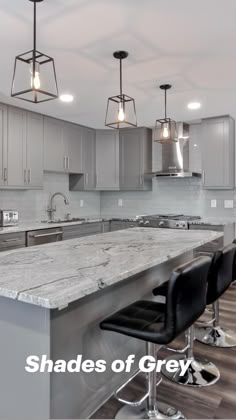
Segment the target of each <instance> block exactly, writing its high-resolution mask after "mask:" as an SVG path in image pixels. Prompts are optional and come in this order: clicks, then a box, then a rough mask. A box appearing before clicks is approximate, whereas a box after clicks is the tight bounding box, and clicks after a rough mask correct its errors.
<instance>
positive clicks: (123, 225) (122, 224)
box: [110, 220, 138, 232]
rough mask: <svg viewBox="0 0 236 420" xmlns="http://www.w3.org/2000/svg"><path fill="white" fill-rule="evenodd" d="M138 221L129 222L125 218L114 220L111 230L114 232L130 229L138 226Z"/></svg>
mask: <svg viewBox="0 0 236 420" xmlns="http://www.w3.org/2000/svg"><path fill="white" fill-rule="evenodd" d="M137 226H138V225H137V222H128V221H123V220H112V221H111V223H110V230H111V232H114V231H116V230H123V229H130V228H133V227H137Z"/></svg>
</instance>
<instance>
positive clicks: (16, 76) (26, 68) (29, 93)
mask: <svg viewBox="0 0 236 420" xmlns="http://www.w3.org/2000/svg"><path fill="white" fill-rule="evenodd" d="M29 1H31V2H32V3H34V21H33V49H32V50H30V51H27V52H26V53H23V54H20V55H18V56H16V58H15V66H14V73H13V80H12V88H11V96H12V97H14V98H18V99H22V100H24V101H27V102H33V103H35V104H37V103H40V102H46V101H50V100H52V99H56V98H58V86H57V77H56V70H55V64H54V59H53V58H52V57H49V56H48V55H46V54H44V53H42V52H40V51H38V50H37V46H36V35H37V31H36V29H37V24H36V5H37V3H40V2H42V1H43V0H29Z"/></svg>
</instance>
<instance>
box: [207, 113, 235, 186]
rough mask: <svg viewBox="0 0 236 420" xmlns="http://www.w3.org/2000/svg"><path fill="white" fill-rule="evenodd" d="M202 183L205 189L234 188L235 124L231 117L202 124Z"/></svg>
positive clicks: (214, 119)
mask: <svg viewBox="0 0 236 420" xmlns="http://www.w3.org/2000/svg"><path fill="white" fill-rule="evenodd" d="M201 154H202V177H203V179H202V182H203V188H205V189H233V188H234V186H235V122H234V120H233V118H231V117H228V116H226V117H219V118H209V119H205V120H203V124H202V144H201Z"/></svg>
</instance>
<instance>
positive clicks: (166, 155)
mask: <svg viewBox="0 0 236 420" xmlns="http://www.w3.org/2000/svg"><path fill="white" fill-rule="evenodd" d="M177 132H178V141H177V142H173V143H166V144H163V143H162V144H159V147H160V150H161V157H162V159H161V160H162V163H161V165H162V168H161V170H159V171H157V172H153V173H152V174H151V175H152V176H153V177H168V178H169V177H173V178H188V177H189V178H190V177H193V176H197V177H200V176H201V174H200V173H196V172H192V171H190V170H189V125H188V124H186V123H178V124H177ZM155 144H158V143H154V147H155Z"/></svg>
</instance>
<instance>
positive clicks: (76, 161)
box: [64, 123, 83, 174]
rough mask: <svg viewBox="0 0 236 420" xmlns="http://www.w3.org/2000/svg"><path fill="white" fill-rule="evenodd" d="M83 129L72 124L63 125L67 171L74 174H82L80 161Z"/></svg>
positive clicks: (81, 161) (81, 160)
mask: <svg viewBox="0 0 236 420" xmlns="http://www.w3.org/2000/svg"><path fill="white" fill-rule="evenodd" d="M82 141H83V128H82V127H80V126H78V125H76V124H72V123H65V125H64V146H65V154H66V156H67V171H68V172H70V173H74V174H79V173H82V172H83V166H82V163H83V159H82Z"/></svg>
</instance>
